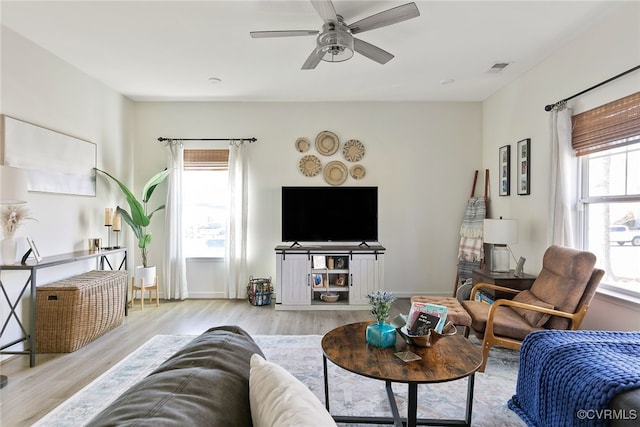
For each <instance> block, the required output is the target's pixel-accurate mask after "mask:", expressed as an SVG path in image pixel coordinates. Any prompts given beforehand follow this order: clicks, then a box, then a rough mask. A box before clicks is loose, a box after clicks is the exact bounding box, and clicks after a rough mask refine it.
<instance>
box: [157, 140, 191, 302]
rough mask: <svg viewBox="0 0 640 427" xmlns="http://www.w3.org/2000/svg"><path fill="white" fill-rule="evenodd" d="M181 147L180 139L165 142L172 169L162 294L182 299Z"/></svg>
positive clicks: (185, 290)
mask: <svg viewBox="0 0 640 427" xmlns="http://www.w3.org/2000/svg"><path fill="white" fill-rule="evenodd" d="M183 153H184V147H183V145H182V142H181V141H176V140H170V141H169V142H168V143H167V160H168V163H169V167H170V168H171V169H172V170H173V172H172V173H171V174H170V175H169V178H168V179H169V182H168V186H167V202H166V220H165V236H166V238H167V244H166V245H165V262H164V270H165V271H164V281H163V282H164V283H162V287H163V288H164V295H165V298H166V299H176V300H183V299H185V298H188V297H189V291H188V288H187V273H186V271H187V267H186V260H185V257H184V254H183V245H182V240H183V236H184V233H183V232H182V231H183V223H182V172H183V170H184V167H183V162H184V160H183Z"/></svg>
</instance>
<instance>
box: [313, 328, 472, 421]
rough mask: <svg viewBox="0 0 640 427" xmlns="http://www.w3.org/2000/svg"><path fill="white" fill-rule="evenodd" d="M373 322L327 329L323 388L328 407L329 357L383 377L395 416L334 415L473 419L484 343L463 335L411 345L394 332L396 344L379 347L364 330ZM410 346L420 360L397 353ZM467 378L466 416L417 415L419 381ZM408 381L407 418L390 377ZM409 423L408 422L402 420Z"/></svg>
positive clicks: (350, 368) (337, 417)
mask: <svg viewBox="0 0 640 427" xmlns="http://www.w3.org/2000/svg"><path fill="white" fill-rule="evenodd" d="M371 323H372V322H360V323H351V324H349V325H344V326H340V327H338V328H336V329H333V330H331V331H329V332H328V333H327V334H325V335H324V337H322V351H323V368H324V393H325V402H326V408H327V410H328V411H329V381H328V377H327V359H329V360H330V361H331V362H333V363H334V364H336V365H337V366H339V367H341V368H343V369H346V370H347V371H350V372H353V373H355V374H358V375H362V376H365V377H369V378H374V379H378V380H382V381H385V383H386V390H387V396H388V397H389V403H390V404H391V411H392V413H393V418H380V417H349V416H340V415H334V416H333V418H334V419H335V420H336V421H337V422H343V423H371V424H383V423H385V422H386V423H394V424H395V425H396V426H403V425H406V426H409V427H413V426H416V425H452V424H455V425H466V426H470V425H471V410H472V405H473V384H474V378H475V372H476V371H477V370H478V368H479V367H480V365H481V364H482V352H481V351H480V349H479V348H478V347H477V346H476V345H474V344H473V343H472V342H470V341H469V340H468V339H467V338H465V337H463V336H461V335H453V336H447V337H443V338H441V339H439V340H437V341H436V342H435V343H434V344H433V345H432V346H431V347H418V346H413V345H408V344H407V343H406V342H405V341H404V339H403V338H402V337H401V336H400V335H399V334H397V333H396V335H397V338H396V345H395V347H390V348H385V349H380V348H376V347H374V346H371V345H369V344H367V342H366V341H365V330H366V327H367V325H370V324H371ZM402 351H410V352H412V353H415V354H417V355H418V356H420V358H421V359H420V360H416V361H413V362H404V361H402V360H400V358H398V357H397V356H396V355H395V353H397V352H402ZM465 377H466V378H467V403H466V412H465V419H464V420H441V419H435V420H434V419H418V418H417V416H416V412H417V406H418V384H428V383H439V382H446V381H454V380H458V379H461V378H465ZM394 382H395V383H406V384H408V387H409V400H408V408H407V418H401V417H400V415H399V413H398V407H397V405H396V402H395V396H394V394H393V390H392V389H391V383H394ZM403 423H405V424H403Z"/></svg>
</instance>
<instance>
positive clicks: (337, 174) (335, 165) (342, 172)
mask: <svg viewBox="0 0 640 427" xmlns="http://www.w3.org/2000/svg"><path fill="white" fill-rule="evenodd" d="M322 174H323V175H324V180H325V181H327V183H328V184H331V185H340V184H342V183H343V182H345V181H346V180H347V166H346V165H345V164H344V163H342V162H339V161H337V160H334V161H332V162H329V163H327V165H326V166H325V167H324V170H323V171H322Z"/></svg>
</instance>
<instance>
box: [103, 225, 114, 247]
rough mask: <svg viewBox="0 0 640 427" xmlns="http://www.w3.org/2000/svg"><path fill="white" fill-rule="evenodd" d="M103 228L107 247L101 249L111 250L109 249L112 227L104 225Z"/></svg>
mask: <svg viewBox="0 0 640 427" xmlns="http://www.w3.org/2000/svg"><path fill="white" fill-rule="evenodd" d="M105 227H107V246H105V247H104V248H102V249H113V248H112V247H111V228H112V227H113V226H112V225H111V224H106V225H105Z"/></svg>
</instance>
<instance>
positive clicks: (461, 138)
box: [134, 102, 482, 296]
mask: <svg viewBox="0 0 640 427" xmlns="http://www.w3.org/2000/svg"><path fill="white" fill-rule="evenodd" d="M134 109H135V124H136V126H135V127H136V130H135V141H136V148H135V150H136V152H135V153H136V156H135V157H136V159H138V160H137V162H136V163H137V165H136V182H140V183H142V182H144V180H145V179H146V178H148V177H149V176H151V174H152V173H154V172H155V171H157V170H160V169H161V168H162V167H164V165H165V157H164V156H165V152H164V149H163V148H162V146H161V144H159V143H158V142H157V138H158V137H160V136H162V137H173V138H227V137H256V138H258V142H256V143H253V144H251V145H250V147H249V160H248V161H249V193H250V194H249V201H250V202H249V203H250V206H249V232H248V235H249V241H248V273H249V274H251V275H253V276H254V277H268V276H272V277H273V278H275V253H274V248H275V246H276V245H278V244H280V243H281V241H280V232H281V227H280V222H281V219H280V203H281V200H280V191H281V187H282V186H285V185H328V184H326V183H325V182H324V180H323V179H322V177H321V175H319V176H317V177H314V178H308V177H305V176H303V175H302V174H301V173H300V172H299V171H298V161H299V160H300V158H301V157H302V155H301V154H300V153H299V152H297V151H296V150H295V148H294V142H295V141H296V139H297V138H299V137H303V136H304V137H307V138H309V139H310V140H311V141H314V139H315V137H316V135H317V134H318V133H319V132H320V131H323V130H330V131H333V132H335V133H337V134H338V136H339V137H340V140H341V141H346V140H348V139H353V138H355V139H358V140H360V141H361V142H362V143H363V144H364V145H365V148H366V154H365V156H364V158H363V160H362V162H361V163H362V164H363V165H364V166H365V167H366V176H365V178H364V179H362V180H360V181H355V180H353V179H351V178H349V180H348V181H347V182H346V183H345V184H344V185H373V186H378V187H379V239H380V242H381V243H382V244H383V245H384V246H385V247H386V248H387V250H388V251H387V255H386V258H385V288H386V289H389V290H391V291H394V292H395V293H397V294H398V295H410V294H415V293H432V294H442V295H450V294H451V293H452V291H453V284H454V280H455V276H456V258H457V247H458V240H459V237H458V236H459V234H458V231H459V228H460V223H461V221H462V217H463V214H464V208H465V206H466V200H467V198H468V197H469V193H470V190H471V185H472V181H473V172H474V171H475V170H476V169H478V168H479V166H480V162H481V145H480V136H481V109H480V104H479V103H209V102H201V103H194V102H185V103H180V102H166V103H163V102H148V103H136V104H135V107H134ZM314 152H315V151H314ZM320 157H322V156H320ZM339 158H341V155H340V154H339V153H337V154H336V155H334V156H332V157H331V158H330V159H332V160H333V159H339ZM143 159H144V160H143ZM327 159H329V158H328V157H326V158H322V160H323V161H326V160H327ZM138 176H140V179H138ZM478 191H482V181H480V183H479V184H478ZM345 215H357V211H350V210H349V209H347V208H346V207H345ZM153 225H154V226H155V228H154V229H153V230H152V231H153V233H154V239H155V241H154V248H155V247H156V246H155V245H156V244H162V243H161V242H162V241H163V236H162V229H161V227H160V225H159V224H158V223H156V224H153ZM153 250H154V253H153V255H152V257H153V258H152V262H154V263H157V262H158V261H159V260H160V259H161V258H160V257H161V253H159V252H158V251H157V249H153ZM199 264H201V263H199ZM198 268H202V265H199V266H198ZM193 277H194V275H190V276H189V278H190V284H189V287H190V289H193V290H195V293H196V294H198V295H201V296H211V293H212V292H215V290H216V289H218V288H217V287H216V286H218V285H219V283H209V282H210V281H212V279H211V278H210V277H209V276H206V277H202V278H201V279H200V280H202V282H200V281H198V279H194V278H193Z"/></svg>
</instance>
